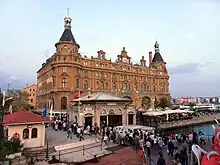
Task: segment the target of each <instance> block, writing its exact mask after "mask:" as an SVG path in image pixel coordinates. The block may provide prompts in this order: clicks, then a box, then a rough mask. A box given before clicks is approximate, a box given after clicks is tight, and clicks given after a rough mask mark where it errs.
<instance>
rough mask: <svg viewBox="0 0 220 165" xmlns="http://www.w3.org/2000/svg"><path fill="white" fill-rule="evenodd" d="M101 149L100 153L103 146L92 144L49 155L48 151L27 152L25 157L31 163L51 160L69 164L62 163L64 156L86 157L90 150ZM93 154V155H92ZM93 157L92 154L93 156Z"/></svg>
mask: <svg viewBox="0 0 220 165" xmlns="http://www.w3.org/2000/svg"><path fill="white" fill-rule="evenodd" d="M98 147H100V151H102V150H103V144H102V143H101V144H95V145H92V146H91V144H88V145H83V146H79V147H75V148H72V149H67V150H62V151H58V152H56V153H47V152H48V151H46V152H45V151H44V152H42V151H41V152H36V151H35V152H33V151H31V152H26V153H25V154H24V155H25V156H26V157H27V158H28V159H29V161H34V162H38V161H44V160H49V159H50V160H51V158H52V159H54V158H55V159H56V160H58V161H60V162H61V163H68V162H62V160H61V156H63V155H67V154H72V153H76V152H78V153H80V152H81V154H82V155H85V152H86V151H87V150H89V149H92V148H98ZM90 154H91V153H90ZM91 155H92V154H91ZM93 156H94V158H95V157H96V154H94V155H93Z"/></svg>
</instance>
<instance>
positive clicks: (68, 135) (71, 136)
mask: <svg viewBox="0 0 220 165" xmlns="http://www.w3.org/2000/svg"><path fill="white" fill-rule="evenodd" d="M72 133H73V131H72V128H71V127H69V129H68V131H67V138H70V139H72V138H73V135H72Z"/></svg>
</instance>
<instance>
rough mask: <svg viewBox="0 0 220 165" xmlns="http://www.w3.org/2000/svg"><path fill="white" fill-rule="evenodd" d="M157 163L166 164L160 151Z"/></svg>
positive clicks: (159, 164)
mask: <svg viewBox="0 0 220 165" xmlns="http://www.w3.org/2000/svg"><path fill="white" fill-rule="evenodd" d="M157 165H166V161H165V159H164V158H163V153H162V152H161V151H160V152H159V159H158V160H157Z"/></svg>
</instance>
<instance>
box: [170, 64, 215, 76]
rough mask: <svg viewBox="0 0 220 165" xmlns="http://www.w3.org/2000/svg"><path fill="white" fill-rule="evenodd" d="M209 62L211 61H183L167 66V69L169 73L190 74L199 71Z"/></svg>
mask: <svg viewBox="0 0 220 165" xmlns="http://www.w3.org/2000/svg"><path fill="white" fill-rule="evenodd" d="M209 64H211V62H206V63H204V64H200V63H185V64H180V65H176V66H173V67H168V70H169V73H170V74H171V75H183V74H184V75H192V74H195V73H200V72H201V69H202V68H203V67H206V66H208V65H209Z"/></svg>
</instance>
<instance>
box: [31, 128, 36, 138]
mask: <svg viewBox="0 0 220 165" xmlns="http://www.w3.org/2000/svg"><path fill="white" fill-rule="evenodd" d="M31 138H37V128H32V130H31Z"/></svg>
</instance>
